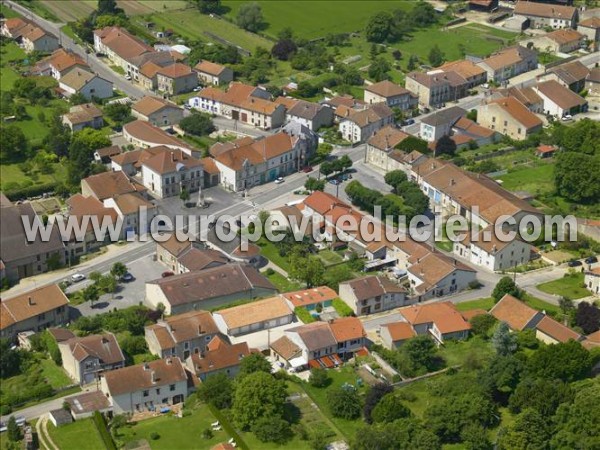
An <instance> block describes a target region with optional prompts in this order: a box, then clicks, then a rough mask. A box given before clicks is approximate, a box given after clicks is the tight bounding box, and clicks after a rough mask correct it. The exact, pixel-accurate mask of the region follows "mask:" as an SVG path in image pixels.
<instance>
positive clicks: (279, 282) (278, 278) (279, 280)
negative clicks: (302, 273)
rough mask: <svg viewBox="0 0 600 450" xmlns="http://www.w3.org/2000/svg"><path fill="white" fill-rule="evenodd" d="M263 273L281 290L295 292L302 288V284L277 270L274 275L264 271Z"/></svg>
mask: <svg viewBox="0 0 600 450" xmlns="http://www.w3.org/2000/svg"><path fill="white" fill-rule="evenodd" d="M263 275H264V276H266V277H267V278H268V279H269V281H270V282H271V283H273V286H275V287H276V288H277V290H278V291H279V292H293V291H298V290H300V289H302V285H301V284H300V283H296V282H295V281H290V280H288V279H287V278H286V277H284V276H283V275H281V274H280V273H279V272H275V273H274V274H273V275H267V274H266V273H264V272H263Z"/></svg>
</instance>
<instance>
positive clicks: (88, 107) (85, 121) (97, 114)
mask: <svg viewBox="0 0 600 450" xmlns="http://www.w3.org/2000/svg"><path fill="white" fill-rule="evenodd" d="M102 115H103V113H102V110H101V109H100V108H98V107H97V106H96V105H94V104H93V103H84V104H82V105H76V106H71V108H70V109H69V112H68V113H67V114H63V115H62V116H61V117H62V123H63V125H66V126H68V127H69V128H70V129H71V131H72V132H76V131H81V130H83V129H84V128H85V127H89V128H95V129H99V128H102V127H103V126H104V119H103V118H102Z"/></svg>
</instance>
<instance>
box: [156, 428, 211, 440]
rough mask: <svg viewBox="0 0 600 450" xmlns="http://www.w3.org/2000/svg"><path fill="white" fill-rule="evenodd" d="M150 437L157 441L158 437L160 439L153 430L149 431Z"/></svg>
mask: <svg viewBox="0 0 600 450" xmlns="http://www.w3.org/2000/svg"><path fill="white" fill-rule="evenodd" d="M209 431H210V430H209ZM150 439H152V440H153V441H157V440H158V439H160V434H158V433H157V432H156V431H153V432H152V433H150Z"/></svg>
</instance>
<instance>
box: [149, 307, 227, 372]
mask: <svg viewBox="0 0 600 450" xmlns="http://www.w3.org/2000/svg"><path fill="white" fill-rule="evenodd" d="M144 334H145V337H146V344H148V350H149V351H150V353H152V354H153V355H156V356H158V357H159V358H170V357H177V358H180V359H181V360H182V361H185V360H186V359H187V358H188V357H189V356H190V355H192V354H197V353H201V352H203V351H205V350H206V347H207V345H208V343H209V342H210V341H211V340H212V339H213V338H214V337H215V336H216V335H218V334H219V329H218V328H217V325H216V323H215V321H214V320H213V317H212V316H211V314H210V313H209V312H208V311H190V312H187V313H184V314H178V315H175V316H171V317H167V318H165V319H161V320H159V321H158V322H157V323H156V324H154V325H149V326H147V327H146V328H145V329H144Z"/></svg>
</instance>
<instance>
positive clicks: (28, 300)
mask: <svg viewBox="0 0 600 450" xmlns="http://www.w3.org/2000/svg"><path fill="white" fill-rule="evenodd" d="M27 302H28V303H29V306H33V305H35V302H34V301H33V299H32V298H31V296H29V297H27Z"/></svg>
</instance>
